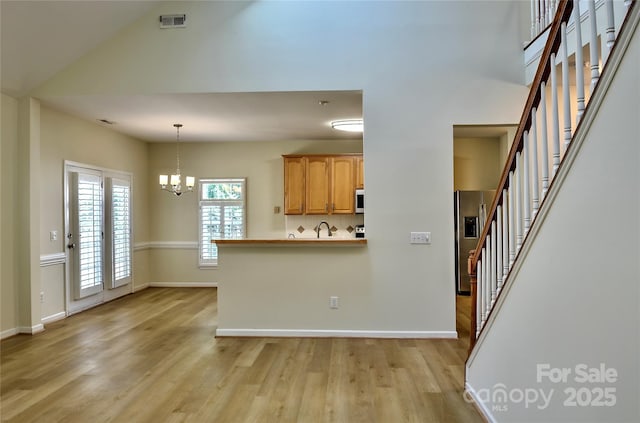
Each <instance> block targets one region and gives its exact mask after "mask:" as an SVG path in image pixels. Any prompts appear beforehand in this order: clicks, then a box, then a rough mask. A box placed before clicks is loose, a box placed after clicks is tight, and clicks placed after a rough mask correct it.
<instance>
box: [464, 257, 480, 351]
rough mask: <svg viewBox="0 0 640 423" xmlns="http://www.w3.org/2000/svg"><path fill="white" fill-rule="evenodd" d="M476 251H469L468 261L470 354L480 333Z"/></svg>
mask: <svg viewBox="0 0 640 423" xmlns="http://www.w3.org/2000/svg"><path fill="white" fill-rule="evenodd" d="M475 255H476V250H471V251H469V258H468V259H467V272H468V273H469V281H470V284H471V326H470V328H469V353H471V350H472V349H473V346H474V345H475V344H476V333H477V331H478V315H477V313H478V278H477V277H476V267H475V266H474V265H473V258H474V256H475Z"/></svg>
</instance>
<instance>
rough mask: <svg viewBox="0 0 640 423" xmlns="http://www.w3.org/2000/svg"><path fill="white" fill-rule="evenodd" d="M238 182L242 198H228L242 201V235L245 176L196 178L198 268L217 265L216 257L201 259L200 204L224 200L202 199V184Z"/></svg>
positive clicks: (245, 207)
mask: <svg viewBox="0 0 640 423" xmlns="http://www.w3.org/2000/svg"><path fill="white" fill-rule="evenodd" d="M225 181H226V182H240V183H241V184H242V199H241V200H228V201H229V202H242V208H243V212H242V237H243V238H245V237H246V236H247V178H246V177H234V178H199V179H198V268H200V269H211V268H216V267H218V259H217V258H215V259H213V260H207V261H203V259H202V255H203V252H202V247H203V244H202V206H203V204H206V203H219V202H220V201H224V200H203V199H202V186H203V185H204V184H208V183H212V182H225Z"/></svg>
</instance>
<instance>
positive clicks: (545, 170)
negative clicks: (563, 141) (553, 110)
mask: <svg viewBox="0 0 640 423" xmlns="http://www.w3.org/2000/svg"><path fill="white" fill-rule="evenodd" d="M548 131H549V127H548V126H547V84H546V83H545V82H542V83H541V84H540V135H541V137H540V146H541V147H542V150H541V151H540V164H541V166H542V168H541V170H542V193H541V194H540V201H542V200H544V197H545V196H546V195H547V191H548V190H549V136H548Z"/></svg>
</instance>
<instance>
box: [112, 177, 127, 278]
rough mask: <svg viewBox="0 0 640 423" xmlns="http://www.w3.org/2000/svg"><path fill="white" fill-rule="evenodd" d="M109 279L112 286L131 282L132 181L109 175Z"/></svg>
mask: <svg viewBox="0 0 640 423" xmlns="http://www.w3.org/2000/svg"><path fill="white" fill-rule="evenodd" d="M106 196H107V204H109V205H110V208H109V209H108V213H107V227H108V228H109V229H110V230H109V236H108V238H107V251H109V257H108V270H109V272H108V279H107V280H108V281H109V282H110V287H111V288H117V287H119V286H123V285H126V284H128V283H129V282H131V183H130V181H129V180H125V179H120V178H112V177H109V178H107V180H106Z"/></svg>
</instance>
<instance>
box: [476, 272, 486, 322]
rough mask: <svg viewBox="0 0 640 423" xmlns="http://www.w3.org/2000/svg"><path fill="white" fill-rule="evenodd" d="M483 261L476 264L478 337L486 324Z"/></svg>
mask: <svg viewBox="0 0 640 423" xmlns="http://www.w3.org/2000/svg"><path fill="white" fill-rule="evenodd" d="M482 295H483V293H482V260H478V262H477V263H476V335H477V334H479V333H480V329H482V324H483V323H484V299H483V297H482Z"/></svg>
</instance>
